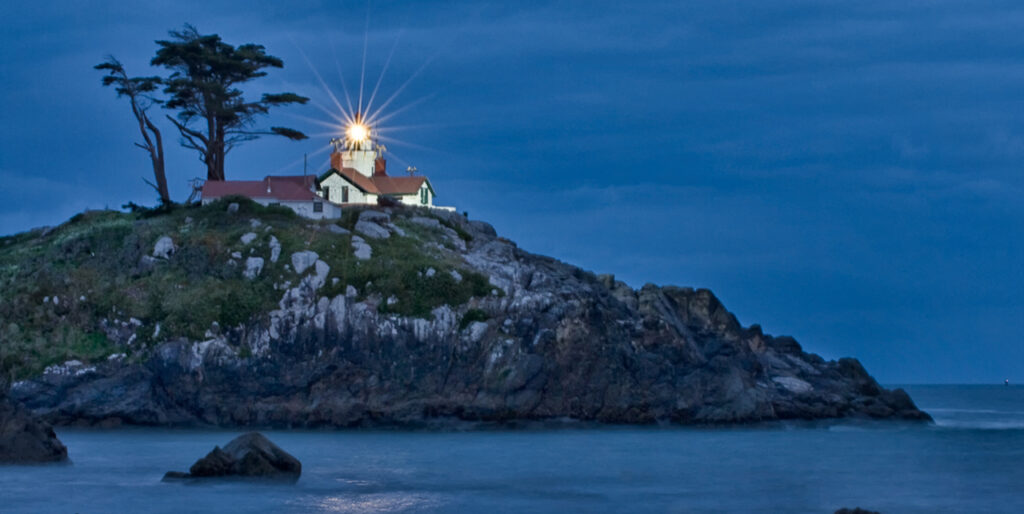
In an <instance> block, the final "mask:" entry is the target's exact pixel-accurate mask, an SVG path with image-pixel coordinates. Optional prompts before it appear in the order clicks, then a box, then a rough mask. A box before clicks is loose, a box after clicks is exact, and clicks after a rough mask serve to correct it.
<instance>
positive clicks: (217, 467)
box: [164, 432, 302, 482]
mask: <svg viewBox="0 0 1024 514" xmlns="http://www.w3.org/2000/svg"><path fill="white" fill-rule="evenodd" d="M301 474H302V463H301V462H299V460H298V459H296V458H295V457H294V456H292V455H291V454H290V453H288V452H286V451H284V450H282V449H281V448H280V447H278V446H277V445H276V444H274V443H272V442H270V440H269V439H267V438H266V437H264V436H263V434H260V433H259V432H249V433H248V434H243V435H240V436H238V437H236V438H234V439H232V440H231V442H230V443H228V444H227V445H225V446H224V449H221V448H220V447H219V446H215V447H214V448H213V450H212V451H210V453H208V454H206V456H205V457H203V458H201V459H199V460H197V461H196V463H195V464H193V465H192V467H191V468H189V471H188V473H182V472H179V471H168V472H167V474H166V475H164V480H165V481H166V480H179V479H192V478H257V479H273V480H282V481H289V482H294V481H297V480H298V479H299V476H300V475H301Z"/></svg>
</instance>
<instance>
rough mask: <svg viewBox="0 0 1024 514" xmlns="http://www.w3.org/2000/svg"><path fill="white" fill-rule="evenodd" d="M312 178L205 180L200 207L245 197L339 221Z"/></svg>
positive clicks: (335, 207) (338, 208) (336, 209)
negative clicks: (228, 198)
mask: <svg viewBox="0 0 1024 514" xmlns="http://www.w3.org/2000/svg"><path fill="white" fill-rule="evenodd" d="M315 191H316V177H314V176H312V175H305V176H303V175H295V176H267V177H265V178H264V179H263V180H207V181H206V183H205V184H203V192H202V198H203V200H202V201H203V205H206V204H208V203H210V202H213V201H216V200H218V199H220V198H224V197H225V196H234V195H238V196H245V197H248V198H250V199H252V200H253V201H254V202H256V203H258V204H261V205H281V206H284V207H288V208H290V209H291V210H293V211H295V212H296V213H297V214H299V215H300V216H305V217H307V218H311V219H334V218H340V217H341V206H340V205H338V204H336V203H331V202H329V201H325V199H324V198H323V197H321V196H320V195H318V194H317V193H316V192H315Z"/></svg>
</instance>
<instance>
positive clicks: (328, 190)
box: [323, 186, 331, 202]
mask: <svg viewBox="0 0 1024 514" xmlns="http://www.w3.org/2000/svg"><path fill="white" fill-rule="evenodd" d="M323 189H324V200H327V201H328V202H329V201H331V188H330V187H327V186H324V188H323Z"/></svg>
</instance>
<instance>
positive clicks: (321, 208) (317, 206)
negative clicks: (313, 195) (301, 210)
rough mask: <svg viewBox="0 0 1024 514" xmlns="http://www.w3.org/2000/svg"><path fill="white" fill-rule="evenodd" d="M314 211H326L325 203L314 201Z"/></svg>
mask: <svg viewBox="0 0 1024 514" xmlns="http://www.w3.org/2000/svg"><path fill="white" fill-rule="evenodd" d="M313 212H324V203H323V202H313Z"/></svg>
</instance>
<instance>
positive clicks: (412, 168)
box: [405, 166, 419, 175]
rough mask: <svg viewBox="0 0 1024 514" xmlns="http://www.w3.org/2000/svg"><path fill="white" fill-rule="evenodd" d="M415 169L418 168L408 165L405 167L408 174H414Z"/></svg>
mask: <svg viewBox="0 0 1024 514" xmlns="http://www.w3.org/2000/svg"><path fill="white" fill-rule="evenodd" d="M417 171H419V170H418V169H416V166H409V167H408V168H406V169H405V172H406V173H408V174H409V175H414V174H415V173H416V172H417Z"/></svg>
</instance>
